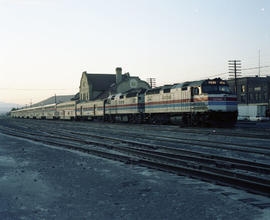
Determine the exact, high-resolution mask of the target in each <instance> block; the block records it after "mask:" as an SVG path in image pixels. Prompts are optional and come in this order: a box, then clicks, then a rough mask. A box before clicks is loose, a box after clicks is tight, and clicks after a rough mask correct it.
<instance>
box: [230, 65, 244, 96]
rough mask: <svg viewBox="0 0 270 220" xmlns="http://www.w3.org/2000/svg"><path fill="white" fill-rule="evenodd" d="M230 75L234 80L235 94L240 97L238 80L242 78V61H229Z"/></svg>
mask: <svg viewBox="0 0 270 220" xmlns="http://www.w3.org/2000/svg"><path fill="white" fill-rule="evenodd" d="M228 63H229V74H230V76H233V78H234V84H235V93H236V95H237V97H238V89H237V78H238V77H239V76H241V75H240V74H241V60H229V62H228Z"/></svg>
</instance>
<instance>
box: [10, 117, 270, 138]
mask: <svg viewBox="0 0 270 220" xmlns="http://www.w3.org/2000/svg"><path fill="white" fill-rule="evenodd" d="M14 120H17V121H36V120H32V119H14ZM38 121H39V120H38ZM44 122H45V121H44ZM46 122H48V123H50V122H51V121H50V120H47V121H46ZM53 123H54V124H59V125H63V124H65V126H73V125H74V123H75V124H76V126H77V125H79V126H81V125H90V124H91V125H97V124H102V125H104V126H107V127H109V128H112V127H113V126H115V125H120V126H122V125H125V126H126V127H127V128H126V129H128V128H132V129H133V130H140V129H141V126H138V125H136V124H132V125H130V124H126V123H114V124H112V123H106V122H87V121H86V122H79V121H76V122H75V121H72V122H71V121H53ZM143 126H147V128H146V129H148V130H152V131H160V130H162V131H168V132H176V133H179V132H181V133H186V134H199V135H215V136H217V135H220V136H227V137H242V138H248V139H264V140H269V139H270V135H269V132H268V130H270V129H266V130H265V129H262V128H259V129H258V133H256V132H254V130H251V131H249V132H247V129H239V128H237V129H234V132H231V130H232V129H219V128H192V127H190V128H180V127H179V126H177V125H175V126H174V125H158V126H157V125H149V124H143ZM103 128H104V127H103ZM120 129H121V128H119V130H120ZM126 129H123V130H122V131H123V132H124V131H125V130H126Z"/></svg>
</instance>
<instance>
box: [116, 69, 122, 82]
mask: <svg viewBox="0 0 270 220" xmlns="http://www.w3.org/2000/svg"><path fill="white" fill-rule="evenodd" d="M115 72H116V84H118V83H120V82H121V81H122V68H121V67H116V69H115Z"/></svg>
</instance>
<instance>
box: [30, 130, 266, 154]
mask: <svg viewBox="0 0 270 220" xmlns="http://www.w3.org/2000/svg"><path fill="white" fill-rule="evenodd" d="M32 126H33V125H32ZM41 127H44V126H41ZM36 128H39V129H40V125H37V126H36ZM78 128H81V129H82V130H86V128H84V127H80V126H76V129H78ZM58 130H59V129H58ZM68 130H72V132H71V133H73V134H77V135H80V134H82V133H79V132H74V126H65V130H62V131H64V132H66V131H68ZM93 130H94V131H95V132H98V131H102V132H104V131H108V133H110V134H117V133H118V134H119V131H117V132H115V131H112V129H108V128H96V127H95V128H90V127H88V128H87V131H90V132H91V131H93ZM82 135H83V134H82ZM84 135H85V134H84ZM121 135H125V137H127V138H136V139H138V138H140V139H141V141H143V142H145V141H146V142H147V141H149V140H151V141H153V140H155V141H158V142H163V143H172V144H184V145H192V146H194V145H196V146H201V147H205V148H210V149H221V150H227V151H236V152H244V153H250V154H258V155H261V156H270V144H268V145H264V146H256V145H251V144H241V143H237V144H234V143H228V142H224V141H217V140H215V141H211V140H201V139H196V138H183V137H173V136H170V135H161V134H159V135H158V136H157V135H156V134H151V133H142V132H141V131H140V132H136V133H134V132H133V133H130V132H127V131H121ZM107 138H108V137H107Z"/></svg>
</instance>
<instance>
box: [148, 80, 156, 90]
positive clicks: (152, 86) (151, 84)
mask: <svg viewBox="0 0 270 220" xmlns="http://www.w3.org/2000/svg"><path fill="white" fill-rule="evenodd" d="M147 82H148V84H149V85H150V87H151V88H154V87H156V78H148V79H147Z"/></svg>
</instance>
